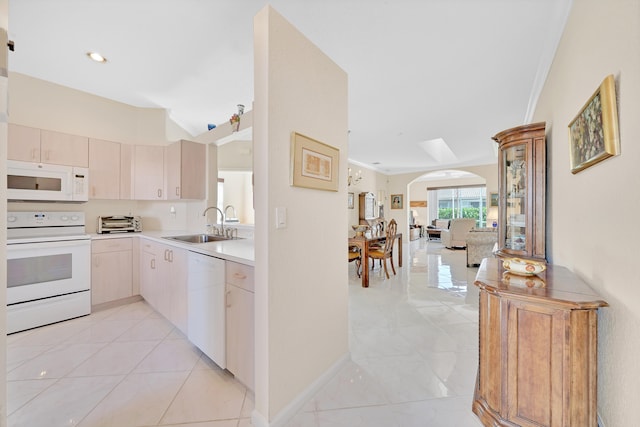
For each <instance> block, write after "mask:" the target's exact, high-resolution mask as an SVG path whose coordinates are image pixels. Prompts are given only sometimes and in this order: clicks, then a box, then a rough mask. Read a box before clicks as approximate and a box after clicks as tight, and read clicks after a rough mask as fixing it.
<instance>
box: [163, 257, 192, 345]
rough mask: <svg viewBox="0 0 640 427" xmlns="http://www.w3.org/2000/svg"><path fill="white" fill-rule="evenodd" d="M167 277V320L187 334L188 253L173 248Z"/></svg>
mask: <svg viewBox="0 0 640 427" xmlns="http://www.w3.org/2000/svg"><path fill="white" fill-rule="evenodd" d="M169 260H170V261H169V271H168V274H167V276H165V277H166V280H167V287H166V296H167V298H168V301H167V302H168V304H167V305H168V312H167V316H166V317H167V318H168V319H169V320H170V321H171V323H173V324H174V325H175V326H176V327H177V328H178V329H180V330H181V331H182V332H183V333H184V334H186V333H187V321H188V318H187V267H188V251H186V250H184V249H178V248H171V249H170V256H169Z"/></svg>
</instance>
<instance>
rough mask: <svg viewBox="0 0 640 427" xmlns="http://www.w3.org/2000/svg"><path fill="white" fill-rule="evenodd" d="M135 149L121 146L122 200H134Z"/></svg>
mask: <svg viewBox="0 0 640 427" xmlns="http://www.w3.org/2000/svg"><path fill="white" fill-rule="evenodd" d="M133 149H134V146H133V145H129V144H121V145H120V200H131V199H133V168H134V164H133V154H134V153H133ZM92 179H93V177H92Z"/></svg>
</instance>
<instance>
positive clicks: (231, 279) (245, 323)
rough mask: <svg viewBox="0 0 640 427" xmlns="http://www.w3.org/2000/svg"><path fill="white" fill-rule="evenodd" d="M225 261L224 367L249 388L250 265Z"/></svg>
mask: <svg viewBox="0 0 640 427" xmlns="http://www.w3.org/2000/svg"><path fill="white" fill-rule="evenodd" d="M226 264H227V265H226V284H227V285H226V286H227V295H226V299H227V301H226V305H227V310H226V320H227V322H226V323H227V333H226V335H227V339H226V341H227V370H229V372H231V373H232V374H233V375H234V376H235V377H236V379H237V380H239V381H240V382H242V383H243V384H244V385H246V386H247V387H249V388H250V389H252V390H253V387H254V325H253V320H254V280H253V267H251V266H247V265H243V264H238V263H236V262H231V261H227V263H226Z"/></svg>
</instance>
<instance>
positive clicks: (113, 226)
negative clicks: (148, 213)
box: [96, 215, 142, 234]
mask: <svg viewBox="0 0 640 427" xmlns="http://www.w3.org/2000/svg"><path fill="white" fill-rule="evenodd" d="M96 230H97V232H98V233H99V234H106V233H131V232H138V231H142V219H141V218H140V217H139V216H126V215H111V216H99V217H98V226H97V227H96Z"/></svg>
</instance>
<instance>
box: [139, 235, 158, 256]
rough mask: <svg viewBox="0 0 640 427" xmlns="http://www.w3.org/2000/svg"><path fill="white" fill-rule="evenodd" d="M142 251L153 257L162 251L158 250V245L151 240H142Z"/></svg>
mask: <svg viewBox="0 0 640 427" xmlns="http://www.w3.org/2000/svg"><path fill="white" fill-rule="evenodd" d="M140 251H141V252H147V253H150V254H153V255H157V254H158V253H159V252H161V250H160V249H159V248H158V244H157V243H155V242H152V241H151V240H146V239H140Z"/></svg>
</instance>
